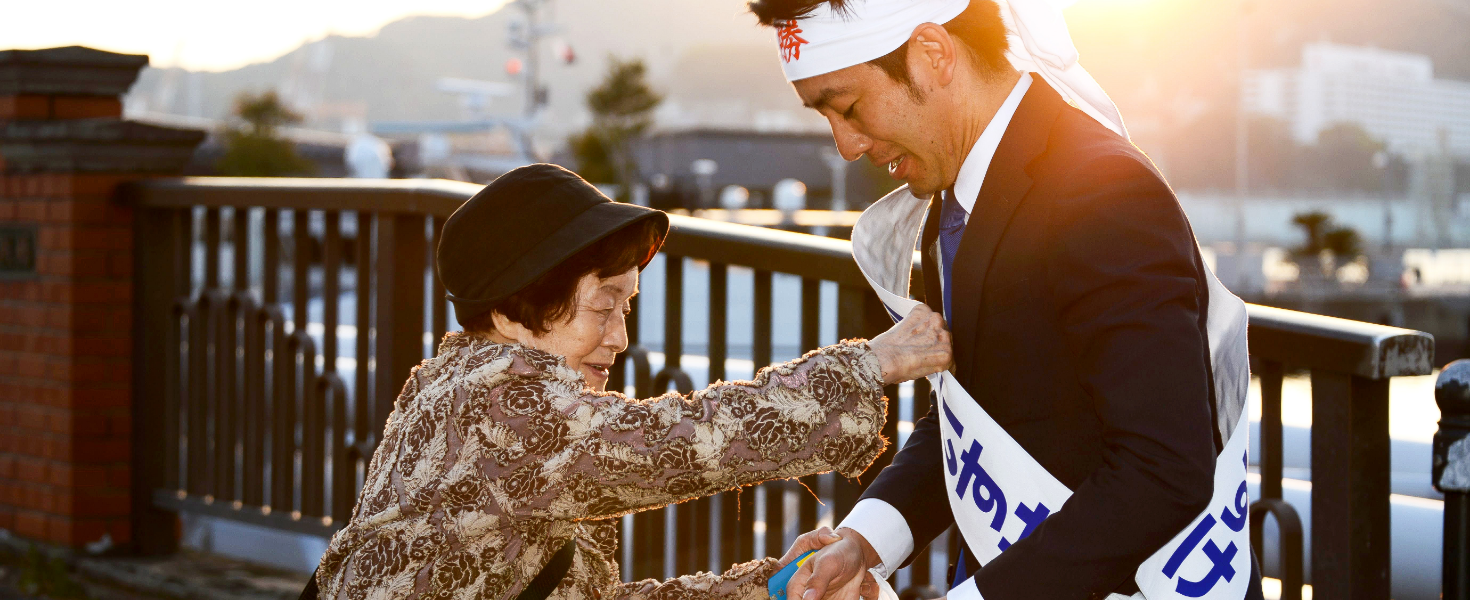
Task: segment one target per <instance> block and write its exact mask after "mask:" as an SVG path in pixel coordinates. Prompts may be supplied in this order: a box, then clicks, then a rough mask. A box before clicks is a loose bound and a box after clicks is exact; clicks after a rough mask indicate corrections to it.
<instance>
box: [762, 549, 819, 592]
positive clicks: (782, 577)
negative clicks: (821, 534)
mask: <svg viewBox="0 0 1470 600" xmlns="http://www.w3.org/2000/svg"><path fill="white" fill-rule="evenodd" d="M816 553H817V551H816V550H808V551H807V552H806V554H803V555H801V556H798V557H796V560H793V561H791V564H788V565H786V566H784V567H781V570H780V571H776V574H775V575H772V576H771V579H770V580H769V581H767V582H766V591H767V592H769V593H770V594H771V598H774V599H775V600H786V583H787V582H789V581H791V576H792V575H795V574H796V570H797V569H800V568H801V565H802V564H804V563H806V561H807V559H809V558H811V557H812V555H813V554H816Z"/></svg>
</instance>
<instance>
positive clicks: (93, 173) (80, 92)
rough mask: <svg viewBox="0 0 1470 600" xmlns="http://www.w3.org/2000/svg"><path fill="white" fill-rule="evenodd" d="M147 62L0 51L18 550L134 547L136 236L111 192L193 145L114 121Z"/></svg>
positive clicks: (1, 224)
mask: <svg viewBox="0 0 1470 600" xmlns="http://www.w3.org/2000/svg"><path fill="white" fill-rule="evenodd" d="M145 63H146V57H136V56H127V55H116V54H111V53H104V52H99V51H95V50H88V49H82V48H64V49H55V50H41V51H7V52H0V528H3V529H7V530H10V531H12V532H14V533H15V534H18V535H20V536H23V537H26V538H31V539H37V540H42V541H47V542H51V543H56V544H63V545H67V546H82V545H85V544H90V543H93V542H98V541H100V540H103V539H110V540H111V542H112V543H113V544H114V545H118V546H124V545H126V544H127V543H128V542H130V541H131V540H132V539H133V537H134V535H133V531H132V515H133V513H134V506H133V504H134V503H135V499H134V495H133V491H134V490H133V489H132V488H133V486H132V480H133V473H132V466H131V465H132V463H131V461H132V459H133V457H132V445H133V440H132V435H131V434H132V430H133V412H132V407H133V405H132V385H133V377H134V373H133V361H132V353H133V315H132V310H133V277H132V275H133V235H134V233H133V214H132V209H131V208H130V207H129V206H128V205H127V203H126V202H124V201H122V200H120V198H119V194H118V189H119V186H120V185H121V184H123V183H125V182H128V181H133V180H137V179H141V178H144V177H153V176H158V175H168V174H172V173H176V172H177V171H178V169H179V168H180V167H181V166H182V164H183V162H182V160H163V161H160V160H158V158H157V157H158V155H159V152H158V151H159V149H160V148H164V149H168V148H173V149H176V150H177V152H174V153H173V155H176V156H175V159H177V158H178V157H182V158H183V159H184V160H186V159H187V156H188V153H189V151H190V150H191V149H192V148H193V145H194V144H197V143H198V141H199V140H200V139H202V134H198V133H197V132H183V131H180V130H169V129H166V128H157V127H152V126H147V125H141V124H132V123H126V122H124V121H122V119H121V115H122V104H121V102H120V100H119V96H120V94H121V93H122V92H123V91H125V90H126V88H127V86H128V85H130V84H131V81H132V79H131V78H126V79H125V80H123V79H121V78H120V77H119V76H118V72H119V71H120V70H126V69H128V68H130V69H131V70H132V73H133V76H136V72H137V70H138V69H139V68H141V67H142V65H143V64H145ZM59 70H65V73H66V74H68V76H67V77H55V76H54V75H56V74H57V73H58V72H59ZM79 72H80V73H82V74H83V76H81V77H78V76H77V74H78V73H79ZM92 72H95V77H91V78H90V79H89V78H88V77H86V75H87V74H88V73H92ZM7 75H8V76H9V77H7ZM58 81H60V83H58ZM120 81H121V85H119V82H120ZM109 92H110V94H109ZM134 148H138V149H144V150H143V151H139V152H132V151H131V149H134ZM144 155H147V156H151V157H152V158H150V159H149V160H148V161H144V162H139V160H138V158H137V157H139V156H144ZM174 162H177V165H173V164H172V163H174ZM170 166H172V169H170ZM32 243H33V244H34V246H33V247H31V244H32ZM28 258H29V260H28Z"/></svg>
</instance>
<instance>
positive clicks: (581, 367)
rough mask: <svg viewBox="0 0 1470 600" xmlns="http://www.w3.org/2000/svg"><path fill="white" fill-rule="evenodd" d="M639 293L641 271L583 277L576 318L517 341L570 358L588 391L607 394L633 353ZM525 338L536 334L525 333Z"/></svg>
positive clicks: (573, 306)
mask: <svg viewBox="0 0 1470 600" xmlns="http://www.w3.org/2000/svg"><path fill="white" fill-rule="evenodd" d="M637 293H638V269H636V268H633V269H628V271H627V272H626V273H623V274H621V275H614V276H612V277H607V278H602V277H598V276H597V274H596V273H589V274H587V275H583V276H582V279H581V280H579V281H578V282H577V294H576V299H575V300H574V301H573V302H572V313H571V315H570V316H568V317H566V318H565V319H563V320H562V321H560V322H557V323H553V324H551V329H550V331H548V332H547V333H546V334H545V335H524V336H512V337H521V338H522V339H517V340H516V341H518V342H520V343H521V344H523V345H526V346H530V347H532V348H535V349H537V350H541V351H543V352H550V353H552V354H556V355H558V356H561V357H563V358H565V359H566V361H567V366H568V367H571V368H573V369H576V370H577V371H579V372H581V373H582V376H583V377H584V378H585V379H586V382H587V387H588V388H591V389H594V390H599V391H600V390H603V389H606V387H607V377H608V368H609V367H611V366H612V363H613V359H614V358H617V355H618V353H619V352H622V351H624V350H627V349H628V327H627V317H628V313H629V312H631V311H632V309H633V305H632V303H631V302H630V301H631V300H632V298H633V295H634V294H637ZM498 321H499V319H497V325H499V323H498ZM520 332H524V333H525V334H530V331H529V330H526V329H524V328H520ZM520 332H517V333H520Z"/></svg>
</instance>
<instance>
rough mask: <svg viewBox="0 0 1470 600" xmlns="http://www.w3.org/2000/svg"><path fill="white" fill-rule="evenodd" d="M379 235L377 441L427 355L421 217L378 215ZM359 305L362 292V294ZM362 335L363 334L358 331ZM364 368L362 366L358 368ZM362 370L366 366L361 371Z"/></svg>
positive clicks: (373, 429)
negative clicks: (425, 350)
mask: <svg viewBox="0 0 1470 600" xmlns="http://www.w3.org/2000/svg"><path fill="white" fill-rule="evenodd" d="M377 222H378V236H377V240H376V241H377V244H376V247H374V248H373V253H372V254H373V259H374V261H375V263H376V269H375V271H374V275H375V279H376V281H374V283H375V284H377V285H375V286H374V288H375V289H374V292H373V296H374V299H375V300H376V304H375V305H374V306H373V309H374V312H375V313H376V314H375V318H374V326H373V335H374V336H375V337H374V342H375V343H374V350H373V362H374V369H375V370H374V372H373V374H374V382H375V384H374V392H373V404H374V406H373V419H372V421H371V422H370V423H369V424H368V426H369V427H371V429H370V431H371V432H372V433H373V436H374V438H378V439H379V441H380V442H381V438H379V436H380V435H381V432H382V431H383V426H384V424H386V423H387V421H388V415H389V414H390V413H392V412H393V402H394V401H395V400H397V399H398V393H399V391H401V390H402V389H403V385H404V382H405V381H407V379H408V374H409V372H410V371H412V370H413V368H414V367H415V366H417V365H418V364H419V361H421V360H423V357H424V356H423V355H424V269H425V268H427V262H426V258H427V252H428V239H427V237H426V236H425V235H424V215H422V214H379V215H377ZM358 294H359V302H360V301H361V299H360V298H361V294H362V292H358ZM358 335H364V332H361V331H359V332H358ZM359 365H361V363H359ZM359 368H361V366H359Z"/></svg>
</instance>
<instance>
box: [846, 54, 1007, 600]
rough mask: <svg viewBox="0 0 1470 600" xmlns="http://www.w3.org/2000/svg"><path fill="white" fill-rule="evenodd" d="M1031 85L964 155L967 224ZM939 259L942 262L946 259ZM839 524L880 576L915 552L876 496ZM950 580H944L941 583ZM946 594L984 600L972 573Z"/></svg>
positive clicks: (894, 512)
mask: <svg viewBox="0 0 1470 600" xmlns="http://www.w3.org/2000/svg"><path fill="white" fill-rule="evenodd" d="M1030 88H1031V74H1030V73H1022V74H1021V79H1020V80H1019V81H1017V82H1016V87H1015V88H1014V89H1012V90H1011V94H1010V95H1009V96H1007V97H1006V100H1005V102H1003V103H1002V104H1001V105H1000V109H999V110H997V111H996V112H995V116H994V117H992V118H991V119H990V124H989V125H986V126H985V130H984V131H982V132H981V133H980V138H979V139H977V140H975V145H974V146H971V147H970V153H969V154H967V155H965V162H964V163H962V164H961V165H960V172H959V174H958V175H957V176H956V177H955V182H954V193H955V199H956V200H957V201H959V204H960V207H962V208H964V209H965V222H966V223H969V221H970V213H973V212H974V209H975V200H976V198H978V197H979V195H980V187H981V186H982V185H984V183H985V173H986V172H987V171H989V170H990V161H991V159H992V158H994V157H995V151H996V149H997V148H999V147H1000V140H1001V138H1002V137H1004V136H1005V132H1006V128H1007V127H1009V126H1010V124H1011V117H1014V116H1015V115H1016V107H1018V106H1020V104H1021V98H1022V97H1024V96H1025V95H1026V90H1028V89H1030ZM937 262H939V263H942V262H943V261H937ZM939 268H940V275H939V281H940V286H943V285H944V283H943V282H944V273H943V269H944V265H943V264H940V265H939ZM914 400H915V402H919V401H921V400H920V399H918V398H915V399H914ZM838 527H847V528H849V529H852V530H853V531H856V532H858V533H860V534H862V535H863V537H864V538H866V539H867V540H868V543H869V544H872V545H873V549H874V550H876V551H877V552H878V558H879V559H880V561H881V562H880V563H879V564H878V566H877V567H875V568H874V569H873V570H874V572H875V574H876V575H878V576H879V578H881V579H886V578H888V577H889V576H890V575H892V574H893V571H894V570H896V569H897V568H898V565H901V564H903V561H904V560H905V559H907V558H908V556H909V555H910V554H912V553H913V551H914V536H913V533H912V532H911V530H910V529H909V525H908V522H907V521H905V520H904V518H903V515H902V514H900V513H899V512H898V509H896V508H894V507H893V506H892V505H890V504H888V503H887V502H884V501H882V500H879V499H877V498H867V499H864V500H862V501H861V502H858V503H857V505H856V506H854V507H852V512H850V513H848V514H847V518H845V519H843V520H842V524H840V525H838ZM948 583H949V582H944V583H943V584H941V585H946V584H948ZM936 587H937V586H936ZM946 597H947V598H948V600H983V599H982V598H981V596H980V590H979V589H978V588H976V587H975V580H974V577H973V576H972V577H971V578H969V579H967V580H965V582H964V583H963V584H961V585H960V586H959V587H957V588H954V589H953V590H950V591H949V593H948V594H947V595H946Z"/></svg>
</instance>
